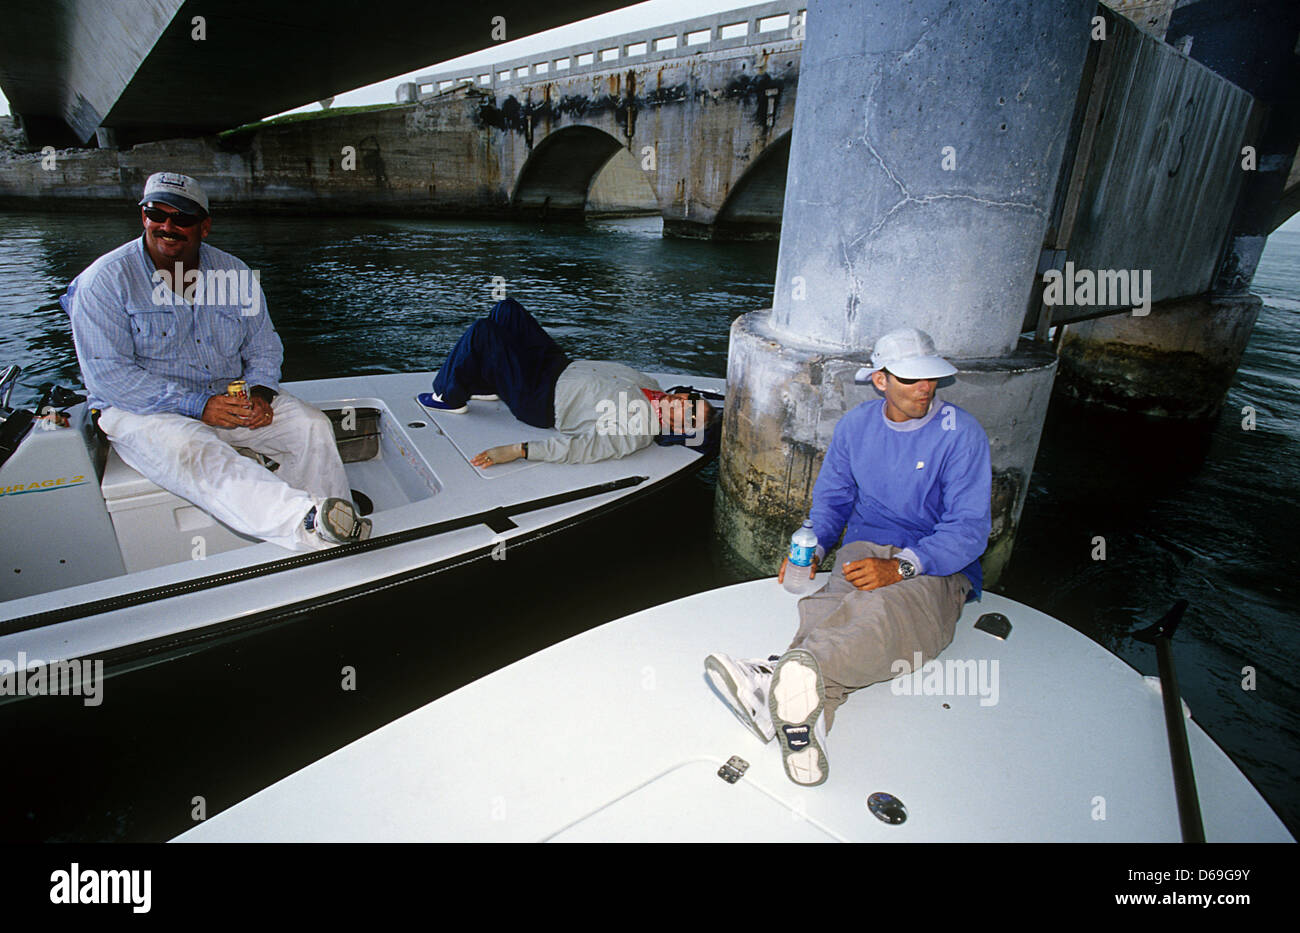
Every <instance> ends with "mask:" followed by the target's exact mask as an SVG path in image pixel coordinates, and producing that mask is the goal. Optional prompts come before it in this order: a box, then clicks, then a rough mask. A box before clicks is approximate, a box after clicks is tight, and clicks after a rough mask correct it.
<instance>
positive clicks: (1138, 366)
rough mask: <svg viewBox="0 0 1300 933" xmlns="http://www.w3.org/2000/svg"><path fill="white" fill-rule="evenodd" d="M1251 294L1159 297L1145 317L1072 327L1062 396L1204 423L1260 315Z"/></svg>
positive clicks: (1064, 352) (1066, 340)
mask: <svg viewBox="0 0 1300 933" xmlns="http://www.w3.org/2000/svg"><path fill="white" fill-rule="evenodd" d="M1260 304H1261V302H1260V299H1259V298H1258V297H1256V296H1254V295H1242V296H1238V297H1225V298H1216V297H1211V296H1209V295H1198V296H1196V297H1193V298H1180V299H1176V300H1173V301H1163V302H1159V303H1157V304H1155V305H1153V306H1152V307H1151V313H1150V314H1149V315H1143V316H1141V317H1134V316H1132V315H1115V316H1112V317H1106V318H1099V319H1098V320H1095V321H1086V322H1084V323H1081V324H1071V325H1069V326H1068V327H1067V328H1066V331H1065V335H1064V337H1063V338H1062V340H1061V349H1060V356H1061V373H1060V377H1059V378H1058V379H1057V391H1058V392H1060V393H1061V394H1062V395H1063V396H1065V397H1067V398H1070V399H1074V400H1077V401H1081V402H1086V403H1087V404H1090V405H1096V406H1099V407H1102V408H1108V409H1111V410H1114V411H1124V412H1136V413H1141V414H1144V415H1148V416H1150V417H1156V418H1176V419H1185V420H1189V421H1190V420H1204V419H1209V418H1213V417H1214V416H1215V415H1217V414H1218V411H1219V408H1220V406H1222V404H1223V399H1224V397H1225V396H1226V395H1227V392H1228V387H1229V386H1230V385H1231V384H1232V380H1233V377H1234V375H1235V373H1236V371H1237V366H1238V364H1239V363H1240V362H1241V354H1242V352H1243V351H1244V350H1245V349H1246V343H1247V341H1249V340H1250V332H1251V330H1252V329H1253V328H1254V326H1255V318H1256V317H1257V316H1258V314H1259V307H1260Z"/></svg>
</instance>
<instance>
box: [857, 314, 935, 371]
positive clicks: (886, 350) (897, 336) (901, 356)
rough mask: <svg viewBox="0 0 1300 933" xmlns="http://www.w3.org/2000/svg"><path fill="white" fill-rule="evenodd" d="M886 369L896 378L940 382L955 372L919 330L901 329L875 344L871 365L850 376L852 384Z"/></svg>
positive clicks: (912, 328) (926, 335) (932, 342)
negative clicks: (935, 380)
mask: <svg viewBox="0 0 1300 933" xmlns="http://www.w3.org/2000/svg"><path fill="white" fill-rule="evenodd" d="M882 369H888V370H889V371H890V372H891V373H893V374H894V375H895V376H897V377H898V378H899V379H942V378H944V377H945V376H952V375H954V374H955V373H956V372H957V367H955V366H953V365H952V364H951V363H949V362H948V361H947V360H945V359H944V358H943V357H941V356H940V355H939V353H938V351H937V350H935V348H934V340H933V339H932V338H931V337H930V335H929V334H927V333H926V332H925V331H923V330H917V329H916V328H915V327H904V328H903V329H902V330H892V331H890V332H889V333H887V334H885V335H884V336H883V337H881V338H880V339H879V340H877V341H876V348H875V349H874V350H872V351H871V365H870V366H869V367H868V366H864V367H862V368H861V369H859V370H858V371H857V374H856V375H855V376H854V377H853V381H854V382H859V383H864V382H870V381H871V374H872V373H875V372H879V371H880V370H882Z"/></svg>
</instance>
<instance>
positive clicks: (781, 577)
mask: <svg viewBox="0 0 1300 933" xmlns="http://www.w3.org/2000/svg"><path fill="white" fill-rule="evenodd" d="M789 563H790V555H789V554H787V555H786V557H785V560H783V561H781V569H780V570H778V571H777V572H776V582H777V583H784V582H785V568H786V567H787V566H788V565H789ZM816 577H817V561H815V560H814V561H813V562H812V563H811V564H809V565H808V579H809V580H812V579H815V578H816Z"/></svg>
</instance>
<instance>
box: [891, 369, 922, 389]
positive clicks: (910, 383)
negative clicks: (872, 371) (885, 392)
mask: <svg viewBox="0 0 1300 933" xmlns="http://www.w3.org/2000/svg"><path fill="white" fill-rule="evenodd" d="M885 372H887V373H889V375H891V376H894V381H895V382H897V383H898V384H899V385H905V386H914V385H916V384H917V383H918V382H920V381H921V380H920V379H904V378H903V377H902V376H897V375H894V373H892V372H889V370H885Z"/></svg>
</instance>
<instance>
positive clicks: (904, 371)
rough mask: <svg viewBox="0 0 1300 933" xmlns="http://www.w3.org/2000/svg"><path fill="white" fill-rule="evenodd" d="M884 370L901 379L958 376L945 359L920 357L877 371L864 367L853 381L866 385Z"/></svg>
mask: <svg viewBox="0 0 1300 933" xmlns="http://www.w3.org/2000/svg"><path fill="white" fill-rule="evenodd" d="M883 369H888V370H889V371H890V372H891V373H893V374H894V375H895V376H897V377H898V378H899V379H945V378H947V377H948V376H955V375H957V367H956V366H953V365H952V364H951V363H949V362H948V361H947V360H945V359H944V358H943V357H941V356H920V357H916V358H915V359H910V360H899V361H898V362H896V363H888V364H886V365H885V366H878V367H876V368H875V369H872V368H871V367H870V366H863V367H862V368H861V369H859V370H858V371H857V373H855V374H854V376H853V381H854V382H856V383H857V384H858V385H866V384H867V383H869V382H871V376H872V374H873V373H878V372H880V371H881V370H883Z"/></svg>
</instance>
